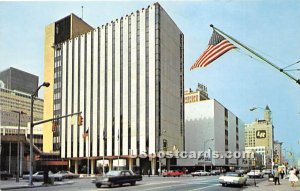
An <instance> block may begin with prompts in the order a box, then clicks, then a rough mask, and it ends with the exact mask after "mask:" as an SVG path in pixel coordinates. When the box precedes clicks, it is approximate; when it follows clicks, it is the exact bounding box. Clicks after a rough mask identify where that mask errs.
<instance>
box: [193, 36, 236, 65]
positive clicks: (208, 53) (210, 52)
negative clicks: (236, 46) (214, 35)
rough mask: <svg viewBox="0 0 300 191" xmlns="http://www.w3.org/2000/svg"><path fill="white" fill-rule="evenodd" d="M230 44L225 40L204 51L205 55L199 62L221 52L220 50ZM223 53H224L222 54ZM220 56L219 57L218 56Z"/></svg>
mask: <svg viewBox="0 0 300 191" xmlns="http://www.w3.org/2000/svg"><path fill="white" fill-rule="evenodd" d="M231 45H232V44H231V43H230V42H228V41H227V40H223V41H222V42H220V43H219V44H218V45H215V46H211V47H210V48H209V50H208V51H206V53H205V55H203V56H202V58H201V59H200V61H199V62H205V61H206V60H207V59H208V58H209V57H211V56H214V54H217V53H218V52H219V51H222V49H224V48H226V47H228V46H231ZM224 53H225V52H224ZM220 56H221V55H220Z"/></svg>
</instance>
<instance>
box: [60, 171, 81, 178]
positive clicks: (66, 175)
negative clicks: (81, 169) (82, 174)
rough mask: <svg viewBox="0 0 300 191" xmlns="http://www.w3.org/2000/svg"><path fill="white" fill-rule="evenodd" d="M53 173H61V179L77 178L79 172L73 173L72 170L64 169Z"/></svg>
mask: <svg viewBox="0 0 300 191" xmlns="http://www.w3.org/2000/svg"><path fill="white" fill-rule="evenodd" d="M55 175H61V176H62V178H63V179H73V178H79V174H74V173H73V172H70V171H66V170H62V171H58V172H57V173H55Z"/></svg>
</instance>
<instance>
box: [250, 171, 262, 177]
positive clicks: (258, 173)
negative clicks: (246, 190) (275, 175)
mask: <svg viewBox="0 0 300 191" xmlns="http://www.w3.org/2000/svg"><path fill="white" fill-rule="evenodd" d="M247 176H248V177H249V178H263V177H264V173H263V172H262V171H260V170H251V171H250V172H248V173H247Z"/></svg>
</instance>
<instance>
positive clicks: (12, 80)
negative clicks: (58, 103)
mask: <svg viewBox="0 0 300 191" xmlns="http://www.w3.org/2000/svg"><path fill="white" fill-rule="evenodd" d="M1 81H2V82H1ZM38 83H39V77H38V76H36V75H33V74H30V73H27V72H24V71H22V70H19V69H16V68H13V67H10V68H8V69H6V70H3V71H1V72H0V84H1V85H0V86H3V87H4V88H6V89H9V90H16V91H20V92H24V93H28V94H33V93H34V92H35V91H36V89H37V88H38ZM37 96H38V95H37Z"/></svg>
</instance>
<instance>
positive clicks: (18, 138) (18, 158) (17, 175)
mask: <svg viewBox="0 0 300 191" xmlns="http://www.w3.org/2000/svg"><path fill="white" fill-rule="evenodd" d="M11 112H14V113H17V114H18V116H19V123H18V136H17V142H18V148H17V149H18V150H17V174H16V182H19V176H20V125H21V114H25V113H24V112H23V111H11Z"/></svg>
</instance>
